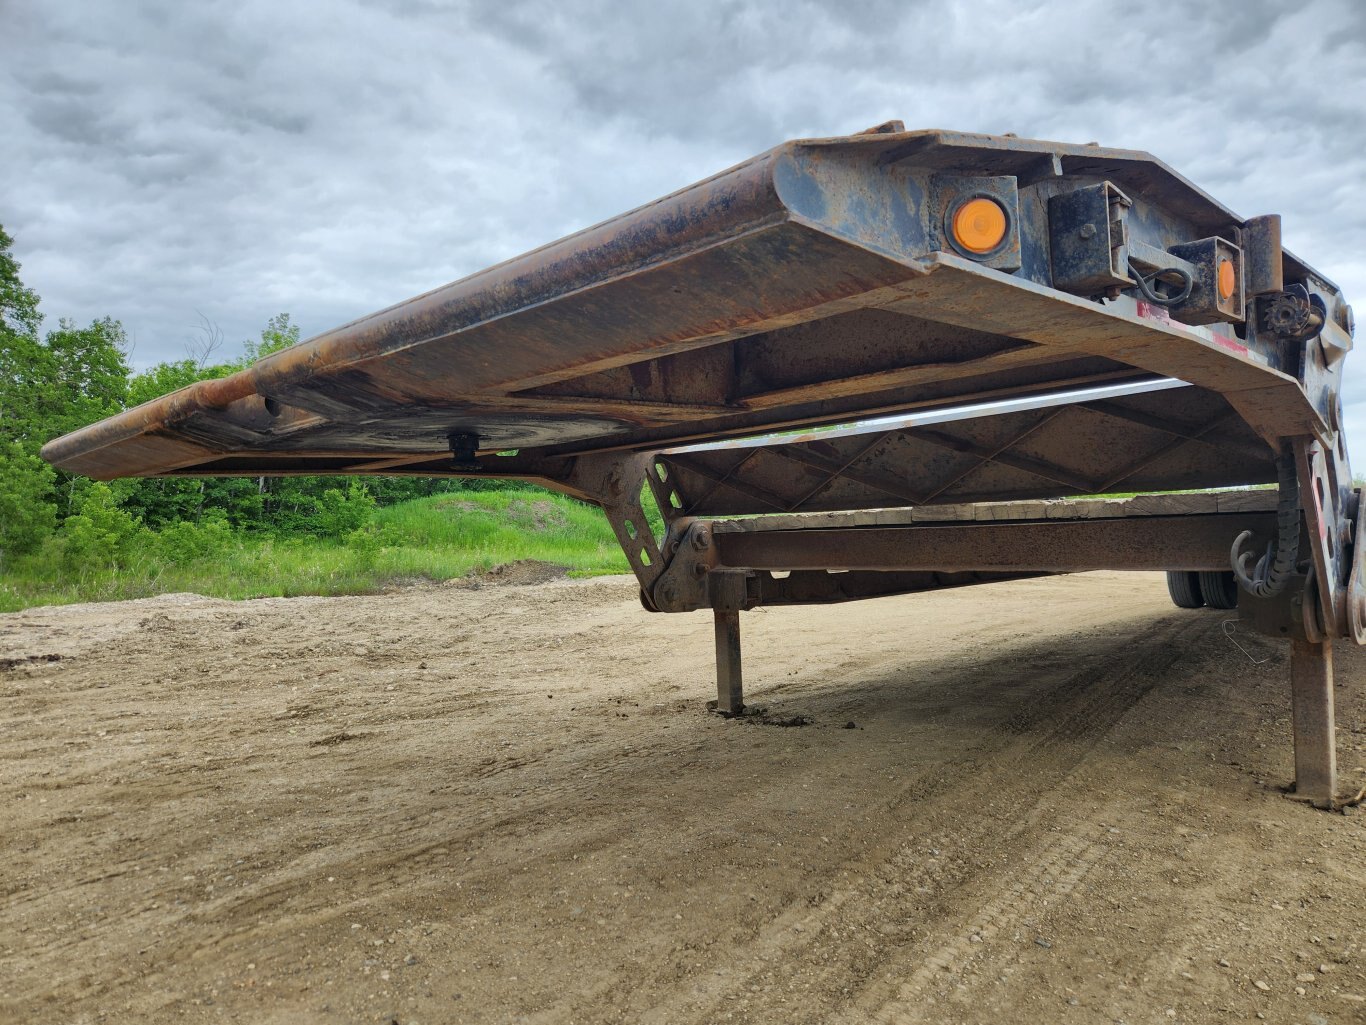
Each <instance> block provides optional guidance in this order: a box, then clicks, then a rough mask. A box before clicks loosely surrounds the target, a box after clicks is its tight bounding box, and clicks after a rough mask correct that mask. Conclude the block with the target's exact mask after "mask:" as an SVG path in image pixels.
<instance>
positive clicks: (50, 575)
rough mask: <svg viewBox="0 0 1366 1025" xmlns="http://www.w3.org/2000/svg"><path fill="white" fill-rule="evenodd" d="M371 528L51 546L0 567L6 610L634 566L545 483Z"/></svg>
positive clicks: (394, 512) (596, 515)
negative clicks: (177, 555)
mask: <svg viewBox="0 0 1366 1025" xmlns="http://www.w3.org/2000/svg"><path fill="white" fill-rule="evenodd" d="M374 526H375V527H376V528H378V541H377V543H376V542H370V543H369V544H368V545H367V544H361V545H358V544H355V543H347V542H345V541H337V540H328V539H322V538H313V537H303V538H278V537H271V536H269V535H262V534H242V533H239V534H236V535H234V538H233V541H232V542H231V544H230V545H229V546H228V547H227V548H226V549H225V550H223V551H221V552H219V553H217V554H216V555H214V556H213V557H212V558H207V559H201V560H198V561H193V562H189V563H185V564H179V565H178V564H175V563H171V562H168V561H166V560H165V559H162V558H159V557H158V556H157V555H156V554H154V552H153V550H152V548H151V547H148V549H147V550H146V551H144V552H140V553H139V552H135V553H132V554H130V555H129V556H127V557H126V559H125V563H126V564H125V565H124V566H122V567H120V568H117V569H116V568H112V567H91V566H84V567H70V566H66V565H64V564H63V560H62V557H61V551H60V548H59V546H58V545H56V544H52V545H49V547H48V548H46V549H44V550H43V551H41V552H39V553H36V554H34V555H29V556H23V557H19V558H16V559H14V560H13V561H12V562H11V563H10V564H9V565H8V566H7V567H6V569H5V571H4V572H0V611H3V612H13V611H16V610H18V609H23V608H28V607H30V606H33V605H60V604H68V603H70V602H78V601H115V600H120V599H124V598H142V597H148V596H150V595H155V594H165V593H167V592H172V591H194V592H196V593H198V594H205V595H211V596H214V597H220V598H260V597H267V596H291V595H301V594H319V595H333V594H367V593H373V592H376V591H380V590H383V589H385V588H387V587H392V586H394V585H401V584H404V583H414V582H418V581H423V580H435V581H440V580H449V579H452V578H454V577H459V576H463V575H465V574H467V573H469V572H471V571H480V570H485V569H489V568H491V567H493V566H496V565H499V564H502V563H507V562H514V561H516V560H518V559H539V560H542V561H545V562H551V563H556V564H558V565H561V566H567V567H569V569H570V570H571V571H572V573H573V575H576V576H591V575H596V574H602V573H628V572H630V567H629V566H628V565H627V562H626V558H625V556H624V555H622V553H621V549H620V548H619V547H618V545H617V542H616V538H615V537H614V536H613V535H612V530H611V528H610V527H609V526H608V524H607V519H606V517H604V516H603V514H602V512H601V511H600V510H599V509H596V508H594V507H592V506H588V505H584V504H583V503H581V502H575V501H572V500H571V499H568V498H564V497H562V496H560V495H555V494H551V493H549V492H545V491H539V490H536V491H531V490H528V491H466V492H455V493H451V494H444V495H435V496H433V497H430V498H419V499H415V500H413V501H411V502H404V503H402V504H400V505H395V506H391V507H389V508H385V509H380V510H378V511H377V512H376V513H375V517H374Z"/></svg>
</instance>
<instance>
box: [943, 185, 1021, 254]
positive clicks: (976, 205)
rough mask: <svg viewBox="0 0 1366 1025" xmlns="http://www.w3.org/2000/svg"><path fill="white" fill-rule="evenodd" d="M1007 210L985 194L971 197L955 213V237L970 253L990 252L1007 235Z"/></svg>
mask: <svg viewBox="0 0 1366 1025" xmlns="http://www.w3.org/2000/svg"><path fill="white" fill-rule="evenodd" d="M1007 226H1008V224H1007V222H1006V212H1005V210H1003V209H1002V208H1001V204H1000V203H998V202H996V201H995V200H994V199H987V198H986V197H985V196H977V197H976V198H974V199H969V200H968V201H967V202H966V203H964V204H963V205H962V206H960V207H959V208H958V210H957V212H956V213H954V215H953V238H954V241H955V242H957V243H958V244H959V245H960V246H962V247H963V248H964V249H966V250H967V251H968V252H969V253H989V252H991V251H992V250H993V249H995V248H997V247H998V246H999V245H1000V244H1001V241H1002V240H1003V239H1004V238H1005V237H1006V228H1007Z"/></svg>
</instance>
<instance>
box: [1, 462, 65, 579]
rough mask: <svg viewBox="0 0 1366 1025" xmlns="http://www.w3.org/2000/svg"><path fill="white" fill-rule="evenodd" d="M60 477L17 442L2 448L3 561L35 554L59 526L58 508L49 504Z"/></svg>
mask: <svg viewBox="0 0 1366 1025" xmlns="http://www.w3.org/2000/svg"><path fill="white" fill-rule="evenodd" d="M56 482H57V475H56V474H55V473H53V471H52V467H50V466H48V465H47V463H45V462H43V461H42V460H41V459H39V458H38V457H37V456H32V455H29V454H28V453H27V452H25V451H24V449H23V447H22V446H20V445H19V443H18V442H10V443H9V444H7V445H0V561H3V559H4V557H5V556H6V555H17V554H20V553H22V552H29V551H32V550H33V549H34V548H37V547H38V546H39V545H40V544H42V543H43V540H44V539H45V538H47V537H49V536H50V535H51V534H52V532H53V530H54V529H56V526H57V506H56V505H54V504H53V503H52V502H49V501H48V500H47V499H48V495H49V494H51V492H52V488H53V486H54V485H55V484H56Z"/></svg>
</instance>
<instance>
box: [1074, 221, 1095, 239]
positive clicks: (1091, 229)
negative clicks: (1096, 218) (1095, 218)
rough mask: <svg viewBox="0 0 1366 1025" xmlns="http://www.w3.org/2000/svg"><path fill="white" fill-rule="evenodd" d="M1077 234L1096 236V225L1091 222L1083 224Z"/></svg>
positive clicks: (1085, 236)
mask: <svg viewBox="0 0 1366 1025" xmlns="http://www.w3.org/2000/svg"><path fill="white" fill-rule="evenodd" d="M1077 234H1078V235H1080V236H1081V237H1082V238H1095V235H1096V226H1095V225H1094V224H1091V223H1090V222H1088V223H1086V224H1083V225H1082V226H1081V227H1080V228H1078V229H1077Z"/></svg>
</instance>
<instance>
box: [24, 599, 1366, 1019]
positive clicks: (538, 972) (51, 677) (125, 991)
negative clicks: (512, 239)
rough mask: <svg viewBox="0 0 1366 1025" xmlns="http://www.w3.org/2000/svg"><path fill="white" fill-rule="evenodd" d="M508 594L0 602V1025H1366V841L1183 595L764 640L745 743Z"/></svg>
mask: <svg viewBox="0 0 1366 1025" xmlns="http://www.w3.org/2000/svg"><path fill="white" fill-rule="evenodd" d="M495 584H496V582H494V583H490V584H488V585H486V586H480V587H468V586H466V587H429V588H423V589H413V590H405V591H402V592H398V593H394V594H388V595H380V596H373V597H362V598H296V599H265V600H259V601H249V602H227V601H219V600H211V599H206V598H200V597H196V596H192V595H167V596H164V597H161V598H156V599H149V600H143V601H130V602H124V603H116V604H106V605H85V606H73V607H67V608H53V609H37V610H32V611H29V612H24V613H17V614H12V615H6V616H0V759H2V760H3V761H2V762H0V765H2V766H3V772H2V774H0V809H3V817H2V818H0V866H2V867H0V892H3V898H2V899H0V900H2V903H0V1021H3V1022H5V1023H9V1022H14V1023H20V1022H22V1023H25V1025H28V1023H44V1025H46V1023H68V1022H70V1023H83V1022H104V1021H108V1022H138V1023H144V1022H153V1023H156V1022H171V1021H174V1022H180V1021H188V1022H200V1021H204V1022H208V1021H220V1020H236V1021H243V1022H253V1023H256V1022H279V1023H285V1022H289V1023H296V1022H302V1023H311V1022H319V1023H323V1022H327V1023H333V1022H335V1023H348V1022H357V1023H362V1022H365V1023H374V1022H381V1023H383V1022H392V1021H397V1022H400V1023H402V1025H407V1023H409V1022H420V1023H422V1025H439V1023H446V1022H452V1023H454V1022H526V1023H550V1022H599V1021H607V1022H633V1023H634V1022H641V1023H671V1025H672V1023H689V1022H696V1023H703V1022H705V1023H713V1022H784V1023H787V1022H821V1023H825V1022H830V1023H845V1025H852V1023H866V1022H886V1023H902V1022H933V1023H937V1025H938V1023H950V1022H972V1023H978V1022H980V1023H992V1025H997V1023H1014V1022H1022V1023H1044V1025H1047V1023H1072V1022H1077V1023H1082V1022H1085V1023H1092V1022H1127V1023H1139V1022H1161V1023H1167V1022H1173V1021H1175V1022H1200V1023H1205V1022H1209V1023H1213V1022H1220V1023H1222V1022H1231V1021H1245V1020H1255V1019H1258V1018H1262V1017H1264V1018H1265V1020H1268V1021H1272V1022H1304V1023H1313V1025H1319V1023H1324V1022H1332V1023H1338V1022H1361V1021H1366V815H1363V814H1360V813H1357V814H1350V815H1333V814H1328V813H1325V812H1318V811H1314V810H1312V809H1310V808H1307V807H1305V806H1303V805H1300V804H1298V803H1296V802H1294V801H1292V800H1288V799H1287V798H1285V797H1284V796H1283V795H1282V792H1281V790H1282V788H1283V786H1284V785H1285V784H1286V783H1287V781H1288V780H1289V778H1290V774H1291V770H1290V765H1291V762H1290V745H1289V730H1290V727H1289V707H1288V689H1289V684H1288V667H1287V659H1286V652H1284V651H1282V650H1281V646H1279V645H1276V646H1272V645H1269V644H1265V643H1262V642H1261V641H1259V640H1257V639H1255V638H1249V637H1247V636H1245V635H1243V634H1240V633H1236V632H1235V637H1236V639H1237V640H1238V641H1239V643H1241V644H1242V645H1243V646H1244V647H1245V648H1246V650H1247V652H1248V653H1250V654H1248V653H1245V652H1244V651H1242V650H1239V648H1238V647H1235V645H1234V643H1233V641H1232V640H1230V638H1229V637H1228V636H1227V635H1226V628H1225V625H1224V624H1225V622H1226V621H1227V620H1228V619H1229V617H1230V615H1231V614H1229V613H1218V612H1210V611H1202V612H1181V611H1178V610H1177V609H1175V608H1173V607H1172V606H1171V604H1170V603H1169V601H1168V599H1167V596H1166V593H1165V588H1164V586H1163V582H1162V579H1161V577H1160V576H1156V575H1149V574H1142V575H1136V574H1128V575H1126V574H1119V573H1097V574H1088V575H1083V576H1073V577H1065V578H1058V579H1053V580H1031V581H1022V582H1016V583H1009V584H997V585H993V586H990V587H983V588H967V589H964V590H961V591H950V592H943V593H939V594H933V595H921V596H911V597H904V598H894V599H882V600H878V601H872V602H864V603H858V604H853V605H846V606H841V607H833V608H815V609H810V608H808V609H801V610H774V611H769V612H752V613H747V614H746V615H745V616H744V617H742V622H743V629H744V631H745V642H746V660H747V661H746V674H747V681H748V693H747V696H748V697H749V699H750V701H751V702H752V703H753V704H756V705H760V706H763V707H765V708H766V709H767V715H766V716H764V717H759V718H756V719H752V720H736V721H727V720H723V719H720V718H718V717H716V716H715V715H712V714H708V713H707V712H706V711H705V707H704V702H705V700H706V699H707V698H708V697H709V696H711V689H712V682H711V681H712V666H711V657H712V650H711V621H710V618H709V615H707V614H705V613H699V614H693V615H688V616H662V615H650V614H648V613H645V612H643V611H642V610H641V609H640V606H639V604H638V603H637V601H636V598H635V594H634V585H633V584H632V583H631V582H630V581H629V580H627V579H625V578H620V577H615V578H606V579H598V580H592V581H571V580H558V581H553V582H549V583H538V584H534V585H530V586H496V585H495ZM1229 629H1232V628H1231V627H1230V628H1229ZM1338 656H1339V657H1338V682H1339V690H1338V701H1339V726H1340V730H1339V757H1340V761H1341V767H1342V772H1343V788H1344V789H1346V787H1347V786H1349V785H1350V786H1351V787H1352V789H1353V790H1355V789H1356V788H1358V787H1360V786H1361V785H1362V784H1363V783H1366V653H1362V652H1358V651H1356V650H1343V651H1340V652H1339V653H1338ZM1253 659H1256V660H1258V661H1257V664H1254V663H1253ZM804 720H808V721H805V724H804V725H788V726H783V725H779V723H781V722H788V723H791V722H803V721H804Z"/></svg>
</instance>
